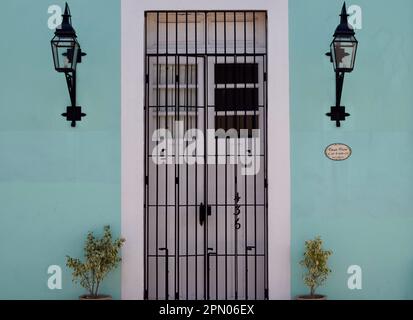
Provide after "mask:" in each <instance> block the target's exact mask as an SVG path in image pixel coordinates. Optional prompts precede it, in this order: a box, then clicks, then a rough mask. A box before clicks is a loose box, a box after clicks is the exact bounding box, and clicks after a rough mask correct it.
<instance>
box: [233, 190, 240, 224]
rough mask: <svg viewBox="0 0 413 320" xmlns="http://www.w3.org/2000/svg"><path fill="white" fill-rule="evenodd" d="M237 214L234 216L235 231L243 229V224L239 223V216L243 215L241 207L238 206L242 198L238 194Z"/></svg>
mask: <svg viewBox="0 0 413 320" xmlns="http://www.w3.org/2000/svg"><path fill="white" fill-rule="evenodd" d="M234 200H235V206H234V207H235V212H234V216H235V225H234V226H235V229H236V230H238V229H239V228H241V223H239V215H240V213H241V209H240V207H241V206H240V205H239V204H238V203H239V201H240V200H241V197H240V196H239V193H238V192H237V193H236V194H235V198H234Z"/></svg>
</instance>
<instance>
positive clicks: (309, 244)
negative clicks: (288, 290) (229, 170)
mask: <svg viewBox="0 0 413 320" xmlns="http://www.w3.org/2000/svg"><path fill="white" fill-rule="evenodd" d="M332 253H333V252H332V251H331V250H324V249H323V240H321V238H320V237H316V238H314V240H307V241H306V242H305V252H304V258H303V260H301V261H300V264H301V265H302V266H304V267H305V268H306V269H307V272H306V273H305V274H304V276H303V280H304V283H305V284H306V286H307V287H308V288H309V289H310V294H308V295H301V296H298V297H297V299H298V300H326V299H327V297H326V296H324V295H321V294H316V289H317V288H318V287H319V286H321V285H322V284H323V283H324V282H325V281H326V279H327V276H328V275H329V274H330V273H331V270H330V269H329V268H328V265H327V262H328V258H329V257H330V256H331V254H332Z"/></svg>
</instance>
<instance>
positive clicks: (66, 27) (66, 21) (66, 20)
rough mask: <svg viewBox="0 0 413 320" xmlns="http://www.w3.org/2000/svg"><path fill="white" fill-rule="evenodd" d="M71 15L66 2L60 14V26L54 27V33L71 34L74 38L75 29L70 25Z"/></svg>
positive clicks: (60, 34)
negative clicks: (63, 10)
mask: <svg viewBox="0 0 413 320" xmlns="http://www.w3.org/2000/svg"><path fill="white" fill-rule="evenodd" d="M71 17H72V16H71V15H70V9H69V5H68V4H67V2H66V5H65V12H64V13H63V14H62V24H61V25H60V28H56V32H55V34H56V35H59V36H71V37H75V38H76V31H75V29H73V27H72V18H71Z"/></svg>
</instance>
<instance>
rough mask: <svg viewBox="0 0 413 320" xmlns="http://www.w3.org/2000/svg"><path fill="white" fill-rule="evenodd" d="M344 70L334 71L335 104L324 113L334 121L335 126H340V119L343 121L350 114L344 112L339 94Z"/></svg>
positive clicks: (341, 90)
mask: <svg viewBox="0 0 413 320" xmlns="http://www.w3.org/2000/svg"><path fill="white" fill-rule="evenodd" d="M344 74H345V73H344V72H336V105H335V106H333V107H331V110H330V112H328V113H326V116H327V117H330V119H331V121H335V122H336V127H341V124H340V121H345V120H346V117H348V116H350V114H349V113H347V112H346V107H344V106H341V105H340V104H341V94H342V92H343V83H344Z"/></svg>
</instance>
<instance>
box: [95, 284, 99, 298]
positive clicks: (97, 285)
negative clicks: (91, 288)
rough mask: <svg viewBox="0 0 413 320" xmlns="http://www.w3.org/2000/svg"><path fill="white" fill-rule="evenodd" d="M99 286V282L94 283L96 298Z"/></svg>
mask: <svg viewBox="0 0 413 320" xmlns="http://www.w3.org/2000/svg"><path fill="white" fill-rule="evenodd" d="M99 284H100V281H97V282H96V291H95V296H96V297H97V296H98V290H99Z"/></svg>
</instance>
